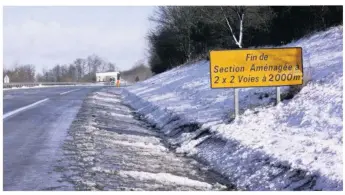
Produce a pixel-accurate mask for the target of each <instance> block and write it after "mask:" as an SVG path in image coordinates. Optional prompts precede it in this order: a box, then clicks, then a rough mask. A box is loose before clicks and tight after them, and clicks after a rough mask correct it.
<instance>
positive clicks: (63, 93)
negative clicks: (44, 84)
mask: <svg viewBox="0 0 345 195" xmlns="http://www.w3.org/2000/svg"><path fill="white" fill-rule="evenodd" d="M77 90H80V89H73V90H70V91H66V92H62V93H60V95H65V94H67V93H70V92H72V91H77Z"/></svg>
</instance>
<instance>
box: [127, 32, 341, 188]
mask: <svg viewBox="0 0 345 195" xmlns="http://www.w3.org/2000/svg"><path fill="white" fill-rule="evenodd" d="M296 46H297V47H302V48H303V65H304V73H305V74H307V75H308V76H309V77H310V78H311V82H309V83H308V84H307V85H306V86H305V87H304V88H303V89H302V90H301V91H300V92H299V94H298V95H296V96H295V97H294V98H293V99H291V100H284V101H283V102H281V103H280V104H279V105H278V106H274V102H275V88H270V87H268V88H244V89H240V90H239V95H240V113H241V114H242V115H241V116H240V117H239V118H238V119H236V120H234V121H232V122H230V123H229V118H230V117H231V116H232V113H233V112H234V111H233V108H234V105H233V89H211V88H210V82H209V62H208V61H200V62H196V63H194V64H191V65H186V66H180V67H177V68H174V69H172V70H170V71H167V72H164V73H162V74H159V75H156V76H154V77H152V78H150V79H148V80H146V81H143V82H139V83H137V84H136V85H133V86H130V87H128V88H127V89H126V90H124V94H125V97H124V99H125V100H126V103H127V104H129V105H130V106H131V107H133V108H134V109H136V110H137V112H139V113H140V114H143V115H144V116H145V118H146V120H148V121H149V122H151V123H153V124H155V125H156V126H157V127H159V128H160V129H161V130H162V132H163V133H165V134H166V135H168V140H170V143H173V144H176V143H177V144H178V148H177V151H178V152H187V153H189V155H192V154H195V155H196V156H197V157H198V158H199V159H201V160H203V161H206V162H207V163H208V164H209V165H211V166H212V167H213V169H215V170H217V171H218V172H221V173H222V174H223V175H225V176H227V177H228V178H229V179H230V180H232V181H233V182H234V183H235V184H236V185H237V186H238V187H239V188H244V189H248V190H281V189H307V190H308V189H312V190H342V189H343V187H342V185H343V184H342V182H343V174H342V173H343V170H342V166H343V162H342V156H343V154H342V144H343V143H342V138H343V137H342V129H343V125H342V122H343V121H342V117H343V107H342V100H343V95H342V94H343V82H342V81H343V27H342V26H337V27H333V28H330V29H329V30H327V31H324V32H319V33H316V34H313V35H311V36H308V37H305V38H302V39H300V40H297V41H295V42H293V43H290V44H288V45H286V47H296ZM287 90H288V87H282V89H281V91H282V93H286V92H287ZM229 113H230V114H229ZM187 124H194V125H195V124H196V125H197V127H195V128H194V129H193V128H192V130H191V129H190V128H189V129H188V128H185V129H182V130H183V131H182V133H181V132H180V133H179V134H177V136H175V137H174V136H173V138H169V135H171V134H172V133H173V132H176V131H177V130H176V129H178V127H182V126H183V125H185V126H186V125H187ZM180 129H181V128H180ZM203 135H204V136H203ZM170 137H171V136H170ZM296 171H297V172H296ZM294 177H297V179H296V178H294Z"/></svg>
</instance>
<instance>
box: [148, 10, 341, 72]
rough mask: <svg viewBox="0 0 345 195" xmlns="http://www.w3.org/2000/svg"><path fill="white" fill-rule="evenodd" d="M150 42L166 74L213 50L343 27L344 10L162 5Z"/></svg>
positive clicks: (153, 62) (156, 68)
mask: <svg viewBox="0 0 345 195" xmlns="http://www.w3.org/2000/svg"><path fill="white" fill-rule="evenodd" d="M149 19H150V20H151V21H153V22H155V23H156V27H155V28H154V29H152V30H151V31H150V32H149V33H148V35H147V39H148V41H149V50H148V57H149V60H148V61H149V66H150V68H151V70H152V72H154V73H161V72H164V71H166V70H168V69H171V68H173V67H176V66H178V65H180V64H184V63H188V62H190V61H192V60H197V59H205V58H206V59H207V56H208V52H209V50H218V49H234V48H248V47H258V46H267V45H270V46H278V45H283V44H286V43H289V42H291V41H292V40H295V39H299V38H301V37H303V36H306V35H308V34H310V33H312V32H315V31H320V30H325V29H327V28H329V27H331V26H335V25H339V24H342V22H343V7H342V6H160V7H157V8H156V10H155V13H154V14H153V15H152V16H151V17H150V18H149Z"/></svg>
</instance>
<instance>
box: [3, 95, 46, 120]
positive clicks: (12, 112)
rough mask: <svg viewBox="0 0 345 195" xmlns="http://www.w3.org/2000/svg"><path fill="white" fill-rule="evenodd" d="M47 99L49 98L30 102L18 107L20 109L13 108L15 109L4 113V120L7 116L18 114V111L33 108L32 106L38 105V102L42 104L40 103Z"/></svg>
mask: <svg viewBox="0 0 345 195" xmlns="http://www.w3.org/2000/svg"><path fill="white" fill-rule="evenodd" d="M47 100H49V98H46V99H43V100H40V101H38V102H35V103H33V104H30V105H27V106H24V107H21V108H18V109H16V110H13V111H11V112H8V113H6V114H4V116H3V120H5V119H6V118H7V117H9V116H12V115H14V114H17V113H19V112H22V111H24V110H27V109H30V108H32V107H34V106H36V105H38V104H40V103H43V102H45V101H47Z"/></svg>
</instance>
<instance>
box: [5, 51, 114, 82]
mask: <svg viewBox="0 0 345 195" xmlns="http://www.w3.org/2000/svg"><path fill="white" fill-rule="evenodd" d="M113 71H119V69H118V68H117V67H116V66H115V64H114V63H111V62H107V61H105V60H103V59H102V58H100V57H99V56H97V55H90V56H88V57H86V58H77V59H75V60H74V61H73V62H72V63H70V64H57V65H55V66H54V67H53V68H51V69H46V68H43V70H42V73H37V74H36V71H35V66H34V65H31V64H29V65H15V67H14V68H12V69H4V72H3V73H4V76H5V75H8V76H9V78H10V82H35V81H37V82H95V81H96V72H113Z"/></svg>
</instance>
